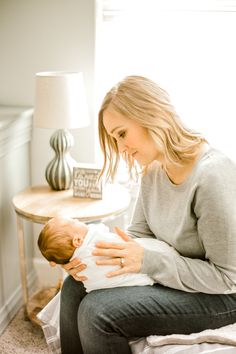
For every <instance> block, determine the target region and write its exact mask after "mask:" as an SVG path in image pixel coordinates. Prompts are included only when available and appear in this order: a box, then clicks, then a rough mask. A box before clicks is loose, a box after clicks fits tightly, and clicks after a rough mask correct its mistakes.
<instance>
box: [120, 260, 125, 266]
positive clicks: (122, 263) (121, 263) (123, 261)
mask: <svg viewBox="0 0 236 354" xmlns="http://www.w3.org/2000/svg"><path fill="white" fill-rule="evenodd" d="M124 263H125V260H124V258H121V257H120V266H121V268H123V267H124Z"/></svg>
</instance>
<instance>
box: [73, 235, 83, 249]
mask: <svg viewBox="0 0 236 354" xmlns="http://www.w3.org/2000/svg"><path fill="white" fill-rule="evenodd" d="M82 243H83V240H82V239H81V238H80V237H79V236H78V235H76V236H74V237H73V239H72V244H73V246H74V247H80V246H81V245H82Z"/></svg>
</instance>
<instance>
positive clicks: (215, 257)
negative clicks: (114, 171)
mask: <svg viewBox="0 0 236 354" xmlns="http://www.w3.org/2000/svg"><path fill="white" fill-rule="evenodd" d="M128 234H129V235H130V236H132V237H146V238H149V239H150V245H149V246H147V247H145V250H144V259H143V264H142V268H141V272H142V273H146V274H148V275H149V276H151V277H152V278H154V280H155V282H157V283H160V284H163V285H165V286H168V287H171V288H175V289H180V290H184V291H188V292H203V293H211V294H229V293H236V164H235V163H234V162H233V161H231V160H230V159H229V158H227V157H226V156H225V155H224V154H223V153H221V152H220V151H218V150H216V149H213V148H210V149H209V150H208V151H207V152H206V153H205V154H204V155H203V156H202V157H201V159H199V161H198V162H197V163H196V165H195V167H194V170H193V171H192V173H191V174H190V176H189V177H188V178H187V180H185V182H183V183H182V184H180V185H174V184H173V183H171V181H170V180H169V178H168V176H167V175H166V173H165V172H164V170H163V169H162V168H161V167H160V166H159V165H158V163H157V162H156V161H154V162H153V163H152V165H151V166H150V168H149V171H148V173H147V174H146V175H145V176H144V177H143V178H142V181H141V186H140V191H139V196H138V199H137V202H136V207H135V210H134V215H133V218H132V222H131V225H130V226H129V228H128Z"/></svg>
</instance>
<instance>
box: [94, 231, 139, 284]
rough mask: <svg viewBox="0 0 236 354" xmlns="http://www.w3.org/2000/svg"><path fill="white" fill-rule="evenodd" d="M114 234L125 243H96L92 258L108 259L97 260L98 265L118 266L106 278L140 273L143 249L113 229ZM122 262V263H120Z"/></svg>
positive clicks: (121, 232)
mask: <svg viewBox="0 0 236 354" xmlns="http://www.w3.org/2000/svg"><path fill="white" fill-rule="evenodd" d="M115 231H116V233H117V234H118V235H119V236H120V237H121V238H122V239H123V240H124V241H126V242H125V243H114V242H97V243H96V248H95V250H94V251H93V253H92V254H93V255H94V256H104V257H109V258H107V259H103V260H97V261H96V264H98V265H118V266H120V268H119V269H117V270H114V271H113V272H109V273H107V277H113V276H115V275H120V274H125V273H138V272H140V269H141V266H142V261H143V254H144V248H143V247H142V246H140V245H139V244H138V243H137V242H135V241H134V240H133V239H132V238H130V237H129V236H128V235H126V233H125V232H124V231H122V230H120V229H119V228H118V227H116V228H115ZM122 260H123V261H122Z"/></svg>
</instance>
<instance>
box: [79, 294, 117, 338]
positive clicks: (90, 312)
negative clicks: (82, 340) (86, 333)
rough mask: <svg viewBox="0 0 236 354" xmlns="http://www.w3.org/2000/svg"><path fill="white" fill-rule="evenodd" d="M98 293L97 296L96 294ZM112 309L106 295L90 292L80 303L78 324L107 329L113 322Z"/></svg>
mask: <svg viewBox="0 0 236 354" xmlns="http://www.w3.org/2000/svg"><path fill="white" fill-rule="evenodd" d="M96 295H97V296H96ZM110 315H111V311H110V309H109V306H107V303H106V302H104V296H100V295H99V292H98V294H95V292H93V293H90V294H88V295H87V296H86V297H85V298H84V299H83V301H82V302H81V304H80V307H79V311H78V325H79V327H80V328H83V329H85V328H91V329H92V328H98V329H99V330H102V331H107V329H108V326H109V327H110V324H111V322H112V318H111V316H110Z"/></svg>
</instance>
